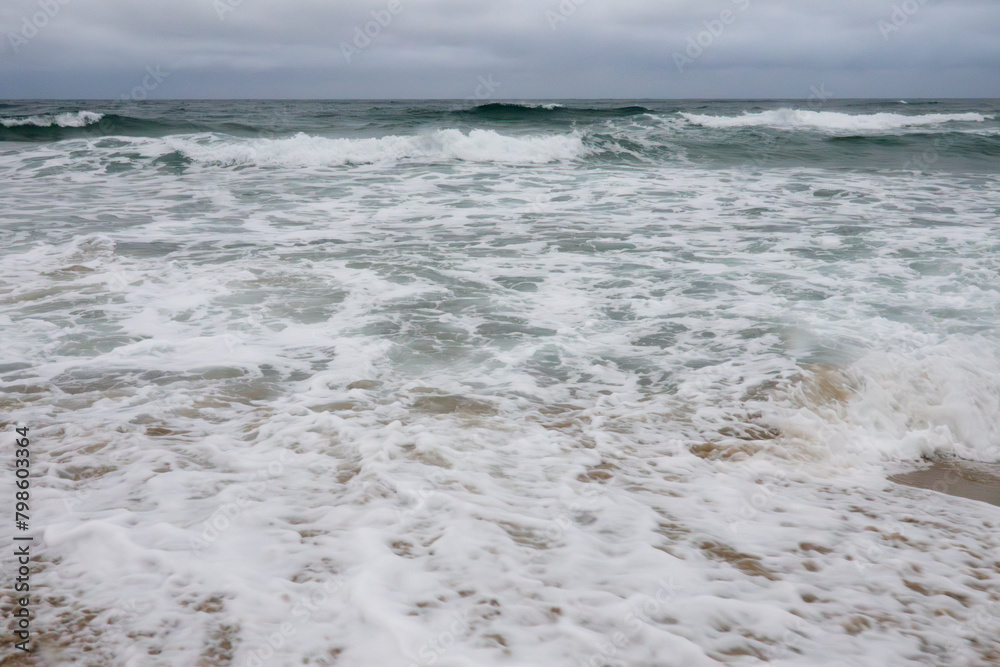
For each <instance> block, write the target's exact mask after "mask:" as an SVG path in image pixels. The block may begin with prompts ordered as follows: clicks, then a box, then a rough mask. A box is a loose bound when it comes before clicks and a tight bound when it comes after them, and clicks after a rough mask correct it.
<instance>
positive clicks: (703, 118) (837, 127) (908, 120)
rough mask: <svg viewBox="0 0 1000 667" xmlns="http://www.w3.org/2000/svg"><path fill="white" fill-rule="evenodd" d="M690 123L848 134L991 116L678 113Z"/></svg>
mask: <svg viewBox="0 0 1000 667" xmlns="http://www.w3.org/2000/svg"><path fill="white" fill-rule="evenodd" d="M680 115H681V116H683V117H684V118H685V119H686V120H687V121H688V122H689V123H692V124H693V125H701V126H703V127H711V128H719V129H726V128H737V127H774V128H779V129H791V130H795V129H816V130H829V131H834V132H837V131H849V132H865V131H867V132H878V131H887V130H899V129H903V128H907V127H916V126H924V125H941V124H943V123H950V122H963V123H981V122H983V121H985V120H991V119H992V118H993V116H984V115H982V114H978V113H952V114H946V113H929V114H921V115H905V114H898V113H873V114H859V115H852V114H846V113H840V112H837V111H805V110H800V109H775V110H772V111H761V112H759V113H744V114H743V115H742V116H707V115H701V114H694V113H683V112H682V113H681V114H680Z"/></svg>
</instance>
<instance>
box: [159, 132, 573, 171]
mask: <svg viewBox="0 0 1000 667" xmlns="http://www.w3.org/2000/svg"><path fill="white" fill-rule="evenodd" d="M165 141H166V143H167V145H168V146H170V147H171V148H172V149H173V150H175V151H177V152H178V153H179V154H181V155H183V156H184V157H186V158H188V159H190V160H192V161H194V162H196V163H202V164H214V165H222V166H233V165H257V166H282V167H308V166H336V165H355V164H379V163H387V162H396V161H400V160H416V161H439V160H460V161H465V162H499V163H506V164H543V163H548V162H559V161H565V160H573V159H576V158H578V157H581V156H583V155H584V154H585V153H586V152H587V148H586V147H585V146H584V145H583V141H582V140H581V138H580V137H579V136H578V135H576V134H554V135H533V136H509V135H503V134H499V133H497V132H494V131H493V130H471V131H469V132H468V133H463V132H461V131H460V130H454V129H447V130H437V131H435V132H432V133H428V134H422V135H414V136H399V135H390V136H385V137H381V138H373V139H331V138H326V137H316V136H310V135H307V134H303V133H300V134H297V135H295V136H293V137H288V138H284V139H250V140H233V138H232V137H224V138H223V137H219V136H217V135H210V136H207V137H168V138H166V139H165Z"/></svg>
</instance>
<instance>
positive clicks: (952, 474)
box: [889, 461, 1000, 505]
mask: <svg viewBox="0 0 1000 667" xmlns="http://www.w3.org/2000/svg"><path fill="white" fill-rule="evenodd" d="M889 479H890V480H892V481H893V482H896V483H898V484H905V485H907V486H913V487H916V488H918V489H931V490H933V491H937V492H939V493H947V494H950V495H953V496H961V497H962V498H969V499H971V500H978V501H981V502H984V503H990V504H992V505H1000V464H997V463H979V462H974V461H935V462H934V463H933V464H932V465H931V466H930V467H928V468H923V469H921V470H914V471H913V472H907V473H902V474H900V475H892V476H891V477H889Z"/></svg>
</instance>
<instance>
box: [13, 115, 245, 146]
mask: <svg viewBox="0 0 1000 667" xmlns="http://www.w3.org/2000/svg"><path fill="white" fill-rule="evenodd" d="M198 132H223V133H226V134H233V135H255V134H260V132H261V130H259V129H258V128H254V127H251V126H248V125H243V124H239V123H220V124H213V125H205V124H195V123H190V122H186V121H183V120H174V119H169V118H162V119H153V118H135V117H133V116H125V115H119V114H113V113H109V114H103V113H96V112H94V111H76V112H66V113H60V114H46V115H38V116H23V117H12V118H2V117H0V141H60V140H62V139H73V138H95V137H97V136H128V137H164V136H167V135H171V134H194V133H198Z"/></svg>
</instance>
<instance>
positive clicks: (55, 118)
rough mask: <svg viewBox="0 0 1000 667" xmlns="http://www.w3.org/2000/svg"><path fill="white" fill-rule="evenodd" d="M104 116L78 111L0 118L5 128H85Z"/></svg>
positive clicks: (92, 112) (0, 122)
mask: <svg viewBox="0 0 1000 667" xmlns="http://www.w3.org/2000/svg"><path fill="white" fill-rule="evenodd" d="M102 118H104V114H102V113H96V112H94V111H76V112H66V113H60V114H45V115H41V116H22V117H19V118H18V117H14V118H0V125H3V126H4V127H25V126H27V127H83V126H85V125H91V124H93V123H97V122H99V121H100V120H101V119H102Z"/></svg>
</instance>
